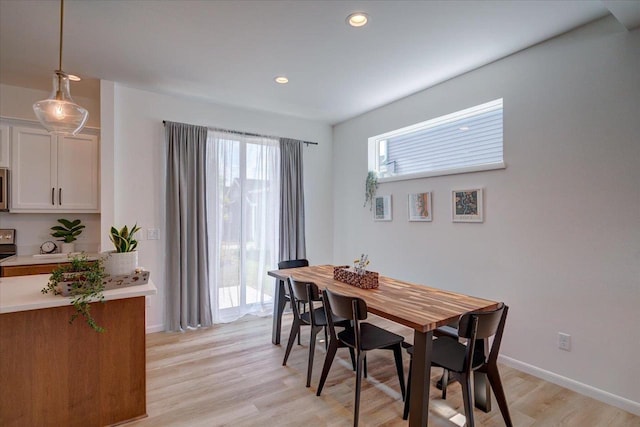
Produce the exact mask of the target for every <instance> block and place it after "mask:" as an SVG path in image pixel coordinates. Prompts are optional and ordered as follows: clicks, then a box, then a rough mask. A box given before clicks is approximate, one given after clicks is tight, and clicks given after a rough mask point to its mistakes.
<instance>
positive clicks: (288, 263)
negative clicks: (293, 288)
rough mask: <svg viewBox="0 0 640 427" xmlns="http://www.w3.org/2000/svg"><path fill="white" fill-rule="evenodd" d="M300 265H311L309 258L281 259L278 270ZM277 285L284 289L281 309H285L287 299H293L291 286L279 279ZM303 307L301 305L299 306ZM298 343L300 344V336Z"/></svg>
mask: <svg viewBox="0 0 640 427" xmlns="http://www.w3.org/2000/svg"><path fill="white" fill-rule="evenodd" d="M298 267H309V260H307V259H289V260H284V261H280V262H279V263H278V270H288V269H290V268H298ZM278 282H279V283H278V284H277V286H282V290H283V291H284V292H283V293H284V304H283V305H282V308H280V310H283V309H284V306H285V305H286V304H287V301H291V296H290V295H289V287H288V286H287V285H286V284H285V282H284V281H283V280H280V281H278ZM298 307H299V308H301V307H300V306H298ZM298 344H300V337H298Z"/></svg>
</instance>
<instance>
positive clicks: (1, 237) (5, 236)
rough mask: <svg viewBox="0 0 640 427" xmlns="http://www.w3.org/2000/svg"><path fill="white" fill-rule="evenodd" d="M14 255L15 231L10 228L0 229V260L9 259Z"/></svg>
mask: <svg viewBox="0 0 640 427" xmlns="http://www.w3.org/2000/svg"><path fill="white" fill-rule="evenodd" d="M15 254H16V230H15V229H12V228H2V229H0V259H5V258H9V257H10V256H14V255H15Z"/></svg>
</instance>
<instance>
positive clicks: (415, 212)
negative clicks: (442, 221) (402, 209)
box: [408, 192, 431, 221]
mask: <svg viewBox="0 0 640 427" xmlns="http://www.w3.org/2000/svg"><path fill="white" fill-rule="evenodd" d="M408 210H409V221H431V192H427V193H412V194H409V209H408Z"/></svg>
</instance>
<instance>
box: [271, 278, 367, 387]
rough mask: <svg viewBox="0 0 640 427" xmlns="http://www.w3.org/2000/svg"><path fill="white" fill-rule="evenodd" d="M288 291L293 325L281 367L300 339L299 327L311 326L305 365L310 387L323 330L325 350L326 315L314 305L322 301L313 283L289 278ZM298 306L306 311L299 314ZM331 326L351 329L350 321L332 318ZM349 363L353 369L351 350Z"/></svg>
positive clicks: (352, 353)
mask: <svg viewBox="0 0 640 427" xmlns="http://www.w3.org/2000/svg"><path fill="white" fill-rule="evenodd" d="M287 287H288V289H289V295H290V296H291V301H292V304H291V307H292V308H293V323H292V324H291V332H290V333H289V341H288V343H287V349H286V351H285V353H284V360H283V361H282V366H285V365H286V364H287V360H288V359H289V354H290V353H291V349H292V347H293V343H294V342H295V340H296V336H297V337H298V339H299V338H300V327H301V326H311V337H310V340H309V361H308V364H307V387H310V386H311V373H312V370H313V358H314V357H313V356H314V354H315V346H316V337H317V335H318V332H320V331H321V330H323V329H324V337H325V348H327V342H328V339H327V325H328V322H327V313H326V311H325V310H324V308H323V307H322V306H316V305H315V304H314V303H317V302H320V301H322V298H321V296H320V295H321V294H320V290H319V289H318V285H316V284H315V283H313V282H301V281H297V280H294V279H293V278H292V277H289V280H288V282H287ZM300 305H304V306H305V307H308V310H306V311H304V312H301V311H300V309H299V306H300ZM333 324H334V325H335V326H340V327H344V328H350V327H351V321H350V320H347V319H344V318H339V317H335V316H334V317H333ZM351 361H352V363H353V364H354V369H355V354H354V351H353V349H351Z"/></svg>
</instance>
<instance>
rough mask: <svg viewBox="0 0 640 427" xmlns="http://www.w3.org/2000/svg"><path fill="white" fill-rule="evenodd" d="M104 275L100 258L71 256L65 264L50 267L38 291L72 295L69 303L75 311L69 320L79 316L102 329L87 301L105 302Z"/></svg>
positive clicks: (94, 327) (92, 325)
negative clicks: (48, 273) (45, 283)
mask: <svg viewBox="0 0 640 427" xmlns="http://www.w3.org/2000/svg"><path fill="white" fill-rule="evenodd" d="M104 277H105V272H104V266H103V264H102V260H100V259H98V260H95V261H89V259H88V258H87V256H86V255H84V254H82V255H77V256H74V257H72V258H70V262H69V263H68V264H65V265H61V266H59V267H58V268H56V269H54V270H53V272H52V273H51V276H50V277H49V282H48V283H47V286H46V287H45V288H43V289H42V291H41V292H42V293H43V294H47V293H49V292H51V293H53V294H54V295H63V296H70V297H72V298H73V299H72V301H71V304H72V305H73V307H74V308H75V309H76V312H75V313H74V314H73V315H72V316H71V318H70V319H69V323H73V321H74V320H76V318H77V317H78V316H82V317H84V319H85V321H86V322H87V324H88V325H89V326H90V327H91V328H92V329H93V330H95V331H96V332H104V328H103V327H102V326H100V325H98V324H97V323H96V321H95V319H94V318H93V317H92V316H91V306H90V303H92V302H95V301H101V302H104V295H103V294H102V292H103V291H104V284H103V279H104Z"/></svg>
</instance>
